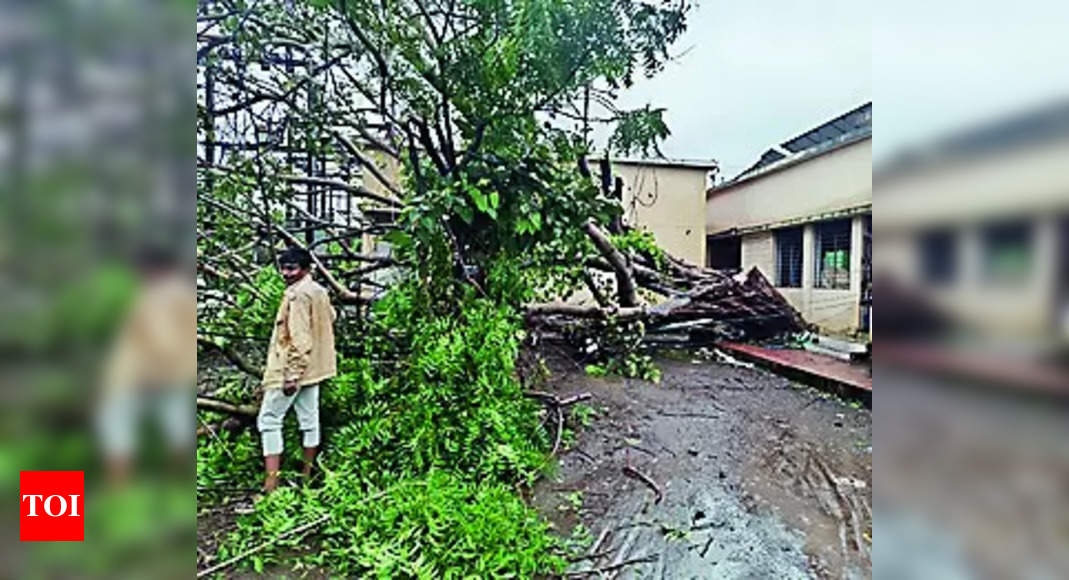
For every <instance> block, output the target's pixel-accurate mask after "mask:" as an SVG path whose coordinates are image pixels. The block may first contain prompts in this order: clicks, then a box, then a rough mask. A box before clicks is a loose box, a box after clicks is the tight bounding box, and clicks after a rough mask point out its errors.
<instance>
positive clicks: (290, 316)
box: [263, 274, 338, 389]
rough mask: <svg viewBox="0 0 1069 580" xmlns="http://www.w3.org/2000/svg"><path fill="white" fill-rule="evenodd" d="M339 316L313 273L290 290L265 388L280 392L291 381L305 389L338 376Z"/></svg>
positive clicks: (278, 324)
mask: <svg viewBox="0 0 1069 580" xmlns="http://www.w3.org/2000/svg"><path fill="white" fill-rule="evenodd" d="M336 316H337V315H336V314H335V312H334V307H333V306H331V304H330V296H329V295H328V294H327V291H326V289H324V288H323V287H322V286H320V285H319V284H317V283H316V282H315V281H314V280H312V276H311V274H309V275H306V276H305V277H304V278H302V279H301V280H300V281H298V282H296V283H295V284H293V285H291V286H289V287H287V288H286V291H285V293H283V295H282V304H280V305H279V307H278V315H277V316H276V317H275V328H274V330H272V331H271V345H270V346H269V347H268V350H267V368H266V369H265V370H264V380H263V387H264V388H265V389H280V388H282V384H283V382H285V381H290V380H295V381H297V384H298V385H299V386H302V387H303V386H305V385H312V384H315V383H318V382H320V381H323V380H326V379H329V378H331V377H333V376H335V375H337V374H338V363H337V355H336V354H335V352H334V319H335V318H336Z"/></svg>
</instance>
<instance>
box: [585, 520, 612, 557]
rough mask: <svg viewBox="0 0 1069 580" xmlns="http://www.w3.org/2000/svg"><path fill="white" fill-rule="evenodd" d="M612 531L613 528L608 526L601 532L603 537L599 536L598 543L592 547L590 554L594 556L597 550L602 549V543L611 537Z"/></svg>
mask: <svg viewBox="0 0 1069 580" xmlns="http://www.w3.org/2000/svg"><path fill="white" fill-rule="evenodd" d="M610 531H612V530H611V528H609V527H608V526H606V527H605V529H604V530H602V531H601V535H599V536H598V539H597V541H596V542H594V545H592V546H590V551H589V552H588V553H590V554H593V553H594V552H596V551H597V549H598V548H600V547H601V543H602V542H604V541H605V538H607V537H609V532H610Z"/></svg>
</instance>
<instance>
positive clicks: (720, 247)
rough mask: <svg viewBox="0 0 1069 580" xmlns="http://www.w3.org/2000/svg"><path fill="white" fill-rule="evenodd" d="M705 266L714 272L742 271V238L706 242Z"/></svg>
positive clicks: (711, 239) (717, 239) (714, 239)
mask: <svg viewBox="0 0 1069 580" xmlns="http://www.w3.org/2000/svg"><path fill="white" fill-rule="evenodd" d="M705 249H706V259H705V261H706V262H707V264H706V265H707V266H709V267H710V268H713V269H714V270H732V271H738V270H741V269H742V238H740V237H738V236H734V237H730V238H710V239H709V240H708V241H707V242H706V246H705Z"/></svg>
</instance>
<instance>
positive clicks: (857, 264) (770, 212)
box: [705, 139, 872, 333]
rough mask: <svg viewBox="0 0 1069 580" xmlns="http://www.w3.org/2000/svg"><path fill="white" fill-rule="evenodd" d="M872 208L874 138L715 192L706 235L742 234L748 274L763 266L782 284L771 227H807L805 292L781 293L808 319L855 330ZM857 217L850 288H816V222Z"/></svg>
mask: <svg viewBox="0 0 1069 580" xmlns="http://www.w3.org/2000/svg"><path fill="white" fill-rule="evenodd" d="M871 208H872V140H871V139H865V140H863V141H859V142H857V143H852V144H850V145H846V146H843V147H841V148H839V149H836V150H833V151H830V152H828V153H825V154H823V155H819V156H817V157H813V158H811V159H808V160H805V161H802V162H800V163H797V164H795V165H791V166H788V167H784V168H782V169H780V170H777V171H773V172H771V173H769V174H766V175H763V176H758V177H754V178H752V179H749V180H745V181H742V182H740V183H739V184H737V185H734V186H730V187H725V188H723V189H718V190H715V191H713V192H712V194H711V195H709V196H708V198H707V200H706V203H705V224H706V231H707V233H708V234H715V233H718V232H724V231H726V230H731V229H739V230H743V232H745V230H746V229H748V228H749V229H751V231H750V232H748V233H744V234H743V235H742V268H743V271H747V270H749V269H750V268H751V267H757V268H758V269H760V270H761V272H762V273H763V274H764V275H765V277H767V278H768V279H769V280H770V281H771V282H772V283H773V284H776V282H777V280H776V248H775V241H774V234H773V232H772V230H771V229H762V228H763V227H769V226H784V225H802V226H803V236H802V250H803V252H802V253H803V255H802V287H801V288H778V289H779V291H780V293H781V294H783V296H784V298H786V299H787V301H788V302H790V303H791V305H792V306H794V307H795V308H797V309H798V311H799V312H801V313H802V317H803V318H805V319H806V320H807V321H809V322H811V323H813V324H815V325H817V326H818V327H820V328H821V329H823V330H825V331H830V332H835V333H851V332H854V331H855V330H857V328H858V325H859V321H860V306H859V304H858V303H859V301H860V298H861V257H862V244H863V231H864V228H863V221H862V220H863V219H864V215H857V214H863V213H867V212H871ZM844 215H849V216H851V217H850V219H851V220H852V221H851V244H850V289H849V290H845V289H844V290H831V289H825V288H814V283H813V282H814V279H815V270H816V260H817V258H816V242H815V236H816V233H815V232H816V229H815V226H814V223H815V222H817V221H818V220H821V219H828V218H831V217H842V216H844Z"/></svg>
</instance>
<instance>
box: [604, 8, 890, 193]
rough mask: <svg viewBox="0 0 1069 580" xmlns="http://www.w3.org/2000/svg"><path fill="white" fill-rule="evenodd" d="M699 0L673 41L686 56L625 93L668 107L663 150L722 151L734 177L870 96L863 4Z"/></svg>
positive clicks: (626, 101) (630, 102)
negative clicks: (774, 149)
mask: <svg viewBox="0 0 1069 580" xmlns="http://www.w3.org/2000/svg"><path fill="white" fill-rule="evenodd" d="M699 2H700V4H699V5H698V6H697V8H696V10H695V11H694V12H693V13H692V14H691V17H690V25H689V28H688V30H687V33H686V35H685V36H684V37H683V38H682V39H681V41H680V42H678V43H677V44H676V45H675V47H674V48H673V53H674V54H679V53H684V52H685V54H684V55H683V56H682V57H680V58H679V59H678V62H674V63H670V64H669V65H668V67H667V69H666V70H665V71H664V72H663V73H661V74H660V75H658V76H656V77H654V78H653V79H651V80H647V79H645V78H641V79H640V80H639V81H638V82H637V83H636V84H635V86H634V87H633V88H632V89H631V90H630V91H628V92H627V93H626V94H624V95H622V99H621V106H622V107H624V108H630V107H639V106H642V105H645V104H646V103H650V104H651V105H653V106H655V107H665V108H667V109H668V112H667V121H668V126H669V129H671V131H672V136H671V137H669V139H668V140H667V142H666V143H665V146H664V148H663V150H664V153H665V155H666V156H668V157H672V158H687V159H717V160H719V161H720V164H721V167H722V173H723V174H724V175H725V176H729V177H730V176H733V175H735V174H736V173H738V172H740V171H741V170H743V169H745V168H746V167H747V166H749V165H751V164H752V163H753V162H754V161H756V160H757V158H758V157H759V156H760V155H761V153H763V152H764V151H765V150H766V149H768V147H769V146H771V145H773V144H776V143H779V142H782V141H785V140H787V139H788V138H790V137H793V136H795V135H797V134H799V133H802V132H805V131H806V130H808V129H810V128H812V127H815V126H817V125H819V124H821V123H823V122H824V121H827V120H829V119H831V118H834V117H836V116H838V115H840V114H842V113H845V112H847V111H849V110H850V109H853V108H854V107H857V106H858V105H860V104H862V103H865V102H868V101H870V100H872V70H871V69H872V22H871V11H870V10H869V8H867V7H866V2H864V1H860V2H859V1H857V0H809V1H801V0H773V1H759V2H745V1H738V0H733V1H730V2H727V1H722V0H699ZM877 114H878V113H877Z"/></svg>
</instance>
